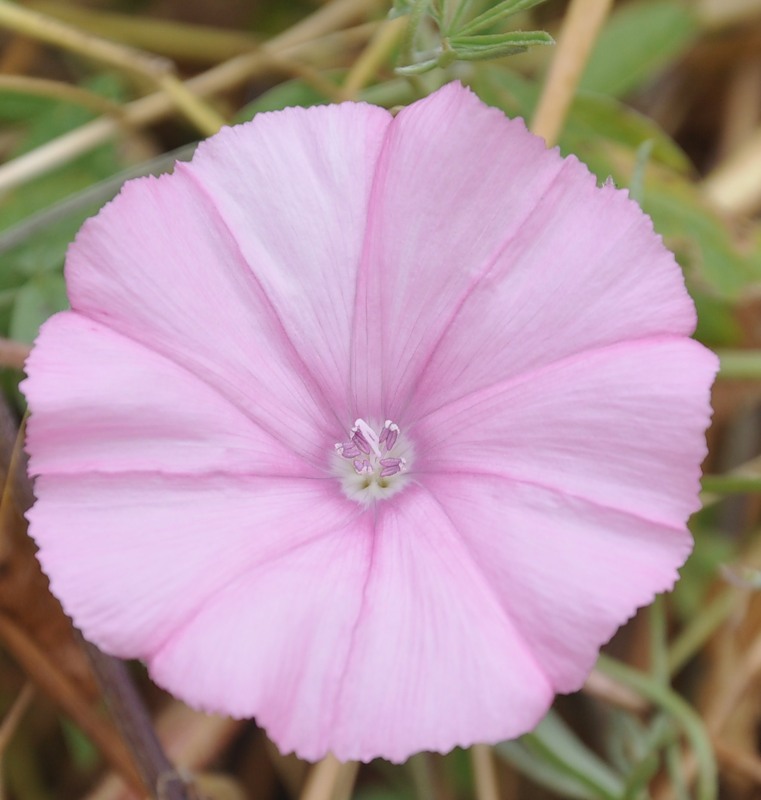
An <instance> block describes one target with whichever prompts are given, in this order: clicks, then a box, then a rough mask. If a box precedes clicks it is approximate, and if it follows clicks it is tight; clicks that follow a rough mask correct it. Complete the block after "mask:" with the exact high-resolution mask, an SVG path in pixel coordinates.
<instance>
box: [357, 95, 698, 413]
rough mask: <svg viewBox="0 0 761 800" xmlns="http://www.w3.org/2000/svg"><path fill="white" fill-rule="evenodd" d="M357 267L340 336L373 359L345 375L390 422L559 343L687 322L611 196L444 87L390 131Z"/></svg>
mask: <svg viewBox="0 0 761 800" xmlns="http://www.w3.org/2000/svg"><path fill="white" fill-rule="evenodd" d="M363 263H364V266H365V270H364V272H363V273H362V275H361V276H360V286H359V294H358V314H357V329H356V339H355V347H356V349H357V352H358V353H360V354H361V353H364V352H365V351H367V352H369V353H371V354H372V357H369V358H367V359H366V361H367V364H368V370H370V371H371V374H370V373H368V375H365V374H364V373H363V372H362V371H361V364H359V365H358V367H357V378H356V387H357V391H358V392H359V394H360V396H361V397H362V396H364V397H365V405H368V406H371V405H372V404H373V403H374V402H375V403H376V404H377V402H378V401H377V400H374V399H373V398H376V397H382V398H383V399H382V405H381V407H380V408H375V407H373V408H372V410H371V411H368V412H367V413H368V414H371V415H372V416H377V417H378V418H383V417H384V416H388V417H391V418H393V419H395V420H398V421H400V423H403V422H404V421H405V419H404V413H405V411H406V410H407V409H410V408H414V409H415V410H416V412H417V413H419V414H424V413H426V412H427V411H429V410H430V409H431V408H435V407H436V406H437V405H439V404H440V403H443V402H448V401H450V400H452V399H455V398H458V397H462V396H463V395H465V394H467V393H468V392H470V391H475V390H477V389H479V388H483V387H485V386H489V385H491V384H492V383H494V382H497V381H501V380H505V379H507V378H509V377H513V376H515V375H519V374H520V373H521V372H523V371H525V370H529V369H536V368H537V367H539V366H542V365H545V364H548V363H551V362H552V361H554V360H557V359H559V358H563V357H566V356H568V355H571V354H573V353H578V352H583V351H584V350H587V349H589V348H593V347H599V346H603V345H607V344H612V343H614V342H618V341H624V340H626V339H631V338H642V337H644V336H650V335H657V334H680V335H689V334H690V333H691V332H692V330H693V329H694V325H695V311H694V307H693V305H692V301H691V300H690V299H689V297H688V296H687V294H686V292H685V289H684V281H683V279H682V274H681V271H680V269H679V267H678V266H677V265H676V263H675V262H674V259H673V256H672V255H671V254H670V253H669V252H668V251H667V250H666V249H665V248H664V247H663V244H662V242H661V241H660V239H659V238H658V237H657V236H655V235H654V233H653V230H652V225H651V223H650V221H649V219H648V218H647V217H646V216H645V215H644V214H643V213H642V212H641V210H640V209H639V208H638V206H637V205H636V204H635V203H633V202H632V201H631V200H629V199H628V197H627V195H626V193H625V192H621V191H618V190H616V189H615V188H613V187H611V186H607V187H603V188H598V187H597V186H596V182H595V178H594V176H592V175H591V174H590V172H589V170H588V169H587V168H586V167H585V166H584V165H582V164H580V163H579V162H578V160H577V159H575V158H574V157H569V158H566V159H562V158H561V157H560V155H559V154H558V152H557V151H547V150H546V149H545V145H544V142H543V141H542V140H541V139H539V138H538V137H535V136H532V135H531V134H529V133H528V132H527V131H526V129H525V127H524V125H523V123H522V121H521V120H509V119H506V118H505V117H504V115H503V114H502V113H501V112H500V111H498V110H496V109H494V108H489V107H488V106H486V105H484V104H483V103H481V101H480V100H478V98H477V97H476V96H475V95H474V94H472V93H471V92H470V91H468V90H466V89H463V88H462V87H461V86H460V85H459V84H450V85H448V86H446V87H444V88H443V89H441V90H439V91H438V92H436V93H434V94H433V95H431V96H430V97H428V98H426V99H425V100H423V101H421V102H419V103H415V104H414V105H413V106H410V107H409V108H407V109H405V110H403V111H402V112H400V114H399V115H398V116H397V117H396V119H395V120H394V122H393V124H392V126H391V128H390V129H389V133H388V141H387V144H386V147H385V148H384V151H383V154H382V156H381V162H380V164H379V169H378V178H377V180H376V188H375V191H374V195H373V204H372V206H371V215H370V221H369V229H368V237H367V250H366V255H365V260H364V262H363ZM355 360H357V361H359V362H361V361H362V357H361V356H358V355H355ZM378 364H380V365H381V366H380V368H379V367H378Z"/></svg>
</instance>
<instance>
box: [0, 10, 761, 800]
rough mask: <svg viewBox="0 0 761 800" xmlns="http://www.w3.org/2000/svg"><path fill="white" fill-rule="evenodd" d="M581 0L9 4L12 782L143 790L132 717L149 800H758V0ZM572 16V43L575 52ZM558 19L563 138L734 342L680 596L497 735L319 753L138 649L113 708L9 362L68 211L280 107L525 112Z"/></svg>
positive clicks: (3, 607) (3, 689)
mask: <svg viewBox="0 0 761 800" xmlns="http://www.w3.org/2000/svg"><path fill="white" fill-rule="evenodd" d="M571 5H576V6H577V11H578V9H579V8H580V9H581V17H579V18H580V19H581V20H582V23H581V27H578V23H577V27H576V28H575V29H573V30H571V31H570V33H569V32H568V31H566V33H565V34H564V32H563V31H564V25H569V26H570V25H571V23H570V16H571V14H570V13H569V3H566V2H563V1H562V0H546V2H540V1H539V0H502V2H488V1H487V0H396V2H393V3H390V2H384V0H327V2H320V0H287V1H283V0H214V2H204V0H30V1H29V2H26V3H24V4H23V5H17V4H15V3H12V2H7V0H0V337H3V338H2V339H0V365H2V366H1V367H0V375H1V376H2V387H3V390H4V394H5V398H6V400H5V404H4V405H3V406H2V410H1V412H0V453H1V454H2V461H1V462H0V463H2V465H3V472H4V490H3V494H2V505H0V798H16V799H18V800H53V799H54V798H62V800H68V798H78V797H82V798H85V797H87V798H91V799H92V800H106V799H107V798H113V799H114V800H115V799H116V798H129V797H139V796H145V795H146V791H147V790H146V788H145V787H144V786H142V785H141V781H144V780H145V771H144V767H145V764H144V763H142V762H145V761H146V760H148V761H150V760H151V758H153V761H154V766H155V765H156V763H158V764H159V765H160V763H161V758H162V756H161V755H159V756H156V755H155V754H154V756H153V757H151V756H146V754H145V753H142V752H140V748H136V747H135V746H134V742H132V741H131V740H130V735H129V726H130V724H131V725H132V726H133V730H134V727H135V726H138V728H139V725H140V724H145V723H146V720H149V721H150V720H152V723H153V724H154V726H155V729H156V730H157V732H158V739H159V740H160V742H161V744H162V747H163V749H164V751H165V752H166V755H167V756H168V758H169V760H170V761H171V762H172V763H174V764H176V765H177V766H178V768H179V769H180V773H179V775H180V777H181V778H182V779H180V778H177V779H176V780H173V779H172V776H171V775H170V776H168V777H166V778H165V780H163V782H162V785H161V787H160V789H159V790H158V794H157V796H161V797H167V798H179V797H211V798H220V800H223V799H224V798H243V797H250V798H291V797H304V798H306V800H322V798H326V799H327V798H330V797H335V798H338V800H346V799H347V798H349V797H355V798H357V799H358V800H391V798H402V800H404V799H406V798H409V799H410V800H429V799H430V798H443V799H444V800H457V799H459V798H477V799H478V800H496V798H498V797H502V798H511V799H512V798H528V800H533V798H538V799H539V800H542V799H543V798H548V799H549V798H582V799H584V800H644V799H645V798H653V800H684V799H685V798H691V797H698V798H701V800H709V799H710V798H716V797H722V798H728V800H735V799H737V800H745V799H746V798H747V799H748V800H751V798H757V797H761V756H759V747H760V746H761V693H760V692H759V690H760V689H761V602H760V601H759V597H758V590H759V588H761V538H760V537H759V524H760V523H761V503H760V502H759V499H758V498H759V494H758V493H759V491H761V455H759V454H760V453H761V225H760V224H759V215H760V214H761V0H694V1H693V2H690V0H617V1H616V2H615V3H613V4H612V8H608V7H607V6H608V5H610V4H608V3H607V2H605V0H574V4H571ZM585 6H586V11H585ZM19 11H25V12H31V13H23V14H19ZM585 13H587V14H588V16H587V17H585V16H584V14H585ZM595 13H600V14H601V16H600V22H601V23H602V24H601V27H600V30H599V31H598V30H596V29H595V30H592V29H593V28H595V26H594V25H593V23H592V22H591V20H592V17H593V15H594V14H595ZM61 23H62V24H61ZM585 25H587V27H588V28H589V29H588V30H586V31H585V30H584V26H585ZM587 34H589V37H588V38H589V44H590V45H591V53H590V55H589V58H588V60H587V58H586V56H585V54H584V52H583V49H584V48H583V47H582V45H581V44H579V46H578V48H577V52H576V53H575V55H574V51H573V47H574V41H573V37H574V36H577V37H578V41H579V42H582V40H583V39H584V37H585V36H586V35H587ZM564 35H565V38H566V39H569V37H570V40H571V46H570V51H569V52H570V53H571V60H572V61H573V59H574V58H576V61H577V66H579V68H582V67H583V69H581V75H580V83H579V86H578V89H577V90H576V91H575V92H574V93H573V95H572V96H570V95H569V96H568V98H567V99H568V100H569V101H570V105H569V107H568V111H567V114H561V115H560V119H559V120H557V122H558V125H557V145H558V146H559V147H560V149H561V151H562V152H563V153H565V154H571V153H573V154H576V155H577V156H578V157H579V158H580V159H581V160H583V161H584V162H586V163H587V164H588V165H589V167H590V169H591V170H592V171H593V172H594V173H595V174H596V175H597V176H598V178H599V180H600V182H603V181H605V180H608V179H612V180H613V181H615V183H616V184H617V185H619V186H624V187H629V189H630V191H631V193H632V195H633V196H635V197H636V199H637V200H638V201H639V202H641V204H642V205H643V207H644V208H645V210H646V211H647V212H648V213H649V214H650V215H651V217H652V219H653V223H654V226H655V228H656V230H657V231H658V232H659V233H660V234H661V235H662V236H663V237H664V239H665V241H666V243H667V245H668V246H669V247H670V248H671V249H672V250H673V251H674V252H675V253H676V256H677V258H678V260H679V262H680V264H681V265H682V267H683V269H684V274H685V279H686V282H687V285H688V288H689V290H690V292H691V294H692V296H693V297H694V298H695V301H696V304H697V307H698V312H699V327H698V333H697V336H698V338H700V339H701V340H702V341H704V342H705V343H706V344H708V345H709V346H712V347H714V348H717V349H719V351H720V354H721V359H722V372H721V374H720V378H719V381H718V382H717V385H716V388H715V392H714V405H715V416H714V424H713V427H712V429H711V431H710V434H709V446H710V454H709V457H708V459H707V461H706V465H705V467H706V477H705V479H704V484H703V485H704V493H703V501H704V503H703V506H704V507H703V510H702V511H701V512H699V513H698V514H696V515H695V517H694V518H693V521H692V527H693V530H694V533H695V538H696V549H695V553H694V555H693V556H692V558H691V559H690V561H689V563H688V564H687V566H686V567H685V568H684V570H683V579H682V581H681V582H680V583H679V585H678V586H677V588H676V590H675V592H674V593H673V594H672V595H670V596H668V597H666V598H661V599H659V600H658V601H657V602H656V603H655V604H654V605H653V606H652V608H650V609H647V610H645V611H643V612H641V613H640V614H639V615H638V616H637V617H636V618H635V619H634V620H633V621H631V622H630V623H629V624H628V625H627V626H626V627H625V628H624V629H622V631H620V632H619V634H618V635H617V637H616V638H615V639H614V641H613V642H612V643H611V644H610V645H609V646H608V648H607V654H606V655H605V656H603V657H602V658H601V660H600V663H599V665H598V667H597V669H596V670H595V672H594V673H593V674H592V676H591V677H590V680H589V682H588V684H587V685H586V687H585V688H584V690H583V691H582V692H580V693H578V694H577V695H574V696H571V697H565V698H560V699H559V700H558V701H557V703H556V705H555V708H554V709H553V711H552V712H551V713H550V715H549V716H548V717H547V718H546V719H545V720H544V722H543V723H542V724H541V725H540V726H539V728H538V729H537V730H536V731H535V732H533V733H532V734H530V735H528V736H525V737H523V738H522V739H521V740H519V741H516V742H510V743H504V744H501V745H498V746H496V747H495V748H493V749H492V748H483V747H481V748H474V749H473V751H472V752H470V753H465V752H462V751H455V752H454V753H452V754H450V755H448V756H444V757H442V756H433V755H429V754H421V755H418V756H415V757H413V758H412V759H410V761H409V762H408V763H407V764H405V765H402V766H392V765H389V764H386V763H384V762H381V761H378V762H373V763H372V764H369V765H362V766H361V768H359V769H357V767H356V765H353V766H352V765H349V766H346V767H340V768H339V767H338V766H337V765H335V764H330V763H324V764H322V765H321V766H320V767H318V768H315V771H313V772H311V773H309V771H308V766H307V765H305V764H303V763H301V762H299V761H298V760H296V759H294V758H292V757H282V756H280V755H278V753H277V752H276V751H275V750H274V748H273V747H272V746H271V745H270V743H269V742H268V741H267V740H266V738H265V737H264V735H263V734H262V732H261V731H259V730H258V729H257V728H256V726H255V725H254V723H252V722H249V723H243V722H237V721H232V720H227V719H221V718H216V717H206V716H204V715H201V714H197V713H195V712H193V711H191V710H189V709H187V708H185V707H184V706H182V705H181V704H180V703H178V702H177V701H174V700H172V699H171V698H168V697H167V696H165V695H164V694H162V693H161V692H160V691H159V690H157V689H156V688H155V687H154V686H152V685H151V684H150V682H149V681H148V680H147V679H146V677H145V676H144V674H143V672H142V670H141V668H140V667H139V665H133V668H132V669H133V671H132V678H133V680H134V682H135V684H136V685H137V686H138V688H139V693H140V698H141V701H142V703H143V704H144V705H145V708H146V709H147V711H146V712H145V714H146V716H145V717H144V718H143V719H142V722H141V721H140V719H137V721H136V720H135V719H133V720H132V721H131V722H130V720H129V719H126V722H125V719H121V718H120V716H126V717H129V715H130V713H132V714H133V715H135V714H136V715H137V717H140V713H143V712H142V711H141V712H140V713H137V712H135V709H134V708H133V709H132V712H129V710H128V711H127V712H125V711H124V708H121V709H120V707H119V705H118V703H116V704H114V702H113V701H114V697H113V694H114V693H113V691H112V690H110V689H109V683H108V680H109V678H108V675H109V674H110V675H111V677H112V678H113V677H114V675H115V674H116V673H114V672H113V667H112V666H111V667H109V665H108V664H107V663H105V662H102V661H101V662H100V665H99V664H98V660H97V659H98V657H97V655H96V656H93V654H92V652H90V653H89V654H88V652H87V650H86V648H85V647H84V646H83V645H82V643H81V641H80V640H79V639H78V638H77V636H76V634H75V633H74V632H73V631H72V629H71V627H70V625H69V623H68V621H67V620H66V618H65V617H64V616H63V614H62V612H61V610H60V608H59V606H58V605H57V603H56V601H55V600H53V599H52V597H51V596H50V595H49V594H48V593H47V590H46V581H45V579H44V577H43V576H42V575H41V573H40V572H39V569H38V567H37V564H36V561H35V559H34V549H33V546H32V545H31V543H30V542H29V540H28V538H27V537H26V534H25V526H24V520H23V516H22V512H23V510H24V509H25V508H26V507H28V505H29V503H30V502H31V489H30V486H29V483H28V480H27V479H26V477H25V472H24V464H23V455H22V453H21V449H20V447H19V441H20V437H19V436H18V426H19V421H20V420H21V417H22V414H23V410H24V409H23V405H22V399H21V397H20V395H19V394H18V391H17V384H18V381H19V380H20V378H21V376H22V372H21V366H22V364H23V359H24V356H25V354H26V352H27V350H28V345H29V344H30V343H31V342H32V341H33V340H34V337H35V335H36V332H37V330H38V328H39V326H40V324H41V323H42V322H43V321H44V320H45V319H46V318H47V317H48V316H49V315H50V314H52V313H54V312H55V311H57V310H59V309H62V308H65V307H66V302H67V301H66V292H65V286H64V281H63V263H64V258H65V253H66V248H67V246H68V244H69V242H70V241H71V240H72V238H73V236H74V235H75V233H76V231H77V229H78V228H79V226H80V225H81V223H82V222H83V220H84V219H85V218H86V217H87V216H89V215H91V214H93V213H95V211H97V209H98V208H99V207H100V206H101V205H103V203H105V202H106V201H108V200H109V199H110V198H111V197H113V196H114V195H115V194H116V193H117V192H118V190H119V188H120V186H121V185H122V183H123V182H124V180H126V179H127V178H129V177H133V176H136V175H144V174H149V173H158V172H162V171H166V170H170V169H171V168H172V164H173V163H174V161H175V160H176V159H178V158H179V159H187V158H189V157H190V156H191V155H192V152H193V148H194V144H195V142H196V141H197V140H198V139H200V138H203V137H204V136H205V135H208V134H210V133H212V132H213V131H214V130H215V129H216V128H217V127H218V126H219V125H220V124H223V123H225V122H233V121H243V120H247V119H250V118H251V117H253V116H254V115H255V114H257V113H261V112H263V111H267V110H273V109H279V108H282V107H284V106H287V105H310V104H315V103H325V102H335V101H339V100H344V99H360V100H368V101H370V102H374V103H378V104H381V105H384V106H386V107H388V108H392V109H393V108H394V107H396V106H399V105H402V104H405V103H408V102H411V101H413V100H414V99H416V98H418V97H420V96H423V95H425V94H427V93H429V92H430V91H433V90H434V89H436V88H437V87H438V86H440V85H442V84H443V83H445V82H447V81H449V80H452V79H455V78H457V79H459V80H461V81H463V82H464V83H467V84H469V85H470V86H471V87H472V88H473V89H474V90H475V91H476V92H477V93H478V94H479V95H480V96H481V97H482V98H483V100H485V101H486V102H487V103H490V104H492V105H494V106H497V107H498V108H501V109H502V110H504V111H505V113H506V114H508V115H510V116H521V117H524V118H525V119H526V120H527V121H532V120H536V119H537V118H538V117H539V116H540V113H541V112H540V111H537V106H538V105H541V103H542V100H541V98H542V97H543V96H544V95H546V94H547V92H548V80H547V75H548V72H549V71H550V69H551V65H552V64H553V61H554V59H555V58H556V53H558V51H559V48H556V47H555V46H554V45H553V39H557V40H558V41H559V42H560V43H561V44H563V38H564ZM125 48H132V49H125ZM547 138H550V139H554V138H555V136H554V134H553V135H552V136H547ZM579 313H583V309H580V310H579ZM93 659H94V660H93ZM104 663H105V666H104ZM109 669H111V670H112V672H111V673H109ZM104 671H105V673H106V679H105V681H104V678H103V673H104ZM117 678H118V676H117ZM105 705H109V706H110V707H111V714H110V715H109V714H108V713H107V712H106V710H105V708H104V706H105ZM125 726H126V727H125ZM141 775H142V776H143V777H142V778H141ZM309 775H311V776H312V777H311V778H309V777H308V776H309ZM326 776H327V778H326ZM175 777H176V776H175ZM321 778H322V779H325V780H326V781H327V783H323V784H320V782H319V781H320V779H321ZM186 781H187V783H188V785H187V786H183V784H184V783H185V782H186ZM190 784H192V786H191V785H190ZM326 786H327V788H325V787H326Z"/></svg>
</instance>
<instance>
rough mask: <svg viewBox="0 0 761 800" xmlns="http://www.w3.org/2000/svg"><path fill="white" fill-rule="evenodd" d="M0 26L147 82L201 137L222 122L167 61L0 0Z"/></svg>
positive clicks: (215, 128)
mask: <svg viewBox="0 0 761 800" xmlns="http://www.w3.org/2000/svg"><path fill="white" fill-rule="evenodd" d="M0 26H2V27H5V28H9V29H10V30H13V31H16V32H17V33H22V34H24V35H25V36H30V37H32V38H34V39H38V40H39V41H41V42H46V43H47V44H52V45H55V46H56V47H62V48H64V49H66V50H70V51H72V52H75V53H78V54H79V55H82V56H85V57H86V58H91V59H93V60H95V61H99V62H101V63H104V64H108V65H109V66H112V67H116V68H117V69H120V70H122V71H124V72H127V73H130V74H137V75H140V76H142V77H145V78H148V79H149V80H151V81H152V82H154V83H155V84H157V85H158V86H160V87H161V88H162V89H163V90H164V91H165V92H166V93H167V95H169V97H171V98H172V100H173V102H174V104H175V105H176V106H177V108H178V109H179V110H180V111H182V113H183V114H185V116H186V117H187V118H188V119H189V120H190V121H191V122H192V123H193V124H194V125H195V126H196V127H197V128H198V129H199V130H200V131H201V133H203V134H205V135H207V136H208V135H210V134H212V133H215V132H216V131H218V130H219V128H220V127H221V126H222V125H223V124H224V120H223V119H222V118H221V117H220V116H219V115H218V114H217V113H216V111H214V110H213V109H212V108H210V107H209V106H207V105H206V104H205V103H204V102H203V101H201V100H200V99H199V98H198V97H196V96H195V95H194V94H193V93H192V91H190V89H188V87H187V86H186V85H185V84H183V83H182V81H180V80H179V79H178V78H177V77H176V75H175V74H174V71H173V70H174V67H173V64H172V62H171V61H169V60H168V59H165V58H162V57H160V56H156V55H151V54H150V53H145V52H143V51H141V50H136V49H134V48H132V47H127V46H126V45H122V44H117V43H115V42H110V41H107V40H105V39H99V38H98V37H96V36H93V35H91V34H88V33H83V32H82V31H80V30H78V29H77V28H75V27H73V26H70V25H67V24H66V23H64V22H60V21H59V20H57V19H52V18H51V17H46V16H45V15H44V14H40V13H38V12H36V11H32V10H30V9H28V8H24V7H23V6H19V5H16V4H15V3H10V2H8V0H0Z"/></svg>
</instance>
